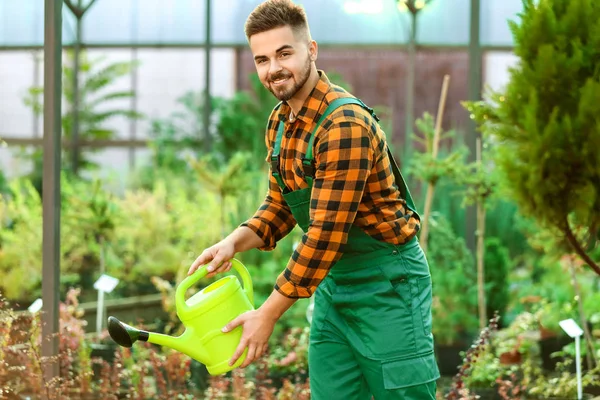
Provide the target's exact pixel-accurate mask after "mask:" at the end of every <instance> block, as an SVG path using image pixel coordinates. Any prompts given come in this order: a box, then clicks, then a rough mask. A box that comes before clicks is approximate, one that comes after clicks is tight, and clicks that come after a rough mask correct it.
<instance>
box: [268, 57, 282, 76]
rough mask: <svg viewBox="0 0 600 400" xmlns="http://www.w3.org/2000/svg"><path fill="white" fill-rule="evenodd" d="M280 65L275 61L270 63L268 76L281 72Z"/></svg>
mask: <svg viewBox="0 0 600 400" xmlns="http://www.w3.org/2000/svg"><path fill="white" fill-rule="evenodd" d="M281 70H282V68H281V64H279V61H277V60H273V61H271V65H270V66H269V74H270V75H273V74H275V73H277V72H279V71H281Z"/></svg>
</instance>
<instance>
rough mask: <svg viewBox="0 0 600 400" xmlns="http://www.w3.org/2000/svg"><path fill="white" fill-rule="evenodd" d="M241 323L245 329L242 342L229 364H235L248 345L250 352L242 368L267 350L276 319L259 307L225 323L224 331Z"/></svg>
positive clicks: (228, 330) (230, 329)
mask: <svg viewBox="0 0 600 400" xmlns="http://www.w3.org/2000/svg"><path fill="white" fill-rule="evenodd" d="M240 325H241V326H242V329H243V333H242V339H241V340H240V344H239V345H238V347H237V349H236V350H235V353H233V356H232V357H231V360H230V361H229V365H233V364H235V362H236V361H237V360H238V359H239V358H240V357H241V356H242V354H243V353H244V350H245V349H246V347H247V348H248V353H247V355H246V359H245V360H244V362H243V363H242V365H240V367H241V368H245V367H247V366H248V365H250V364H251V363H252V362H254V361H256V360H258V359H259V358H260V357H261V356H262V355H263V353H264V352H265V351H266V350H267V347H268V341H269V337H270V336H271V334H272V333H273V328H274V326H275V319H274V318H272V317H271V316H268V315H264V313H263V312H262V311H261V310H260V308H259V309H258V310H253V311H248V312H245V313H243V314H242V315H240V316H238V317H237V318H236V319H234V320H233V321H231V322H230V323H228V324H227V325H225V327H224V328H223V329H222V331H223V332H230V331H232V330H233V329H234V328H236V327H238V326H240Z"/></svg>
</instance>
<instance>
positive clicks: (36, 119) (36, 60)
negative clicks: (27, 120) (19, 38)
mask: <svg viewBox="0 0 600 400" xmlns="http://www.w3.org/2000/svg"><path fill="white" fill-rule="evenodd" d="M40 67H41V59H40V54H39V52H38V51H37V50H35V51H34V52H33V87H35V88H39V87H40V83H41V82H40ZM38 100H39V98H38V95H36V96H35V102H36V103H37V102H38ZM32 114H33V137H34V138H39V137H40V115H39V113H38V110H36V109H35V108H33V113H32Z"/></svg>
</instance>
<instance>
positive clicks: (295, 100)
mask: <svg viewBox="0 0 600 400" xmlns="http://www.w3.org/2000/svg"><path fill="white" fill-rule="evenodd" d="M318 82H319V72H318V71H317V67H316V66H315V65H314V64H313V65H312V67H311V69H310V75H309V77H308V80H307V81H306V83H305V84H304V86H302V88H301V89H300V90H299V91H298V93H296V95H295V96H294V97H292V98H291V99H289V100H288V101H287V103H288V105H289V106H290V108H291V109H292V114H293V115H294V116H296V115H298V113H299V112H300V109H301V108H302V106H303V105H304V102H306V99H307V98H308V96H309V95H310V93H311V92H312V90H313V89H314V88H315V86H317V83H318Z"/></svg>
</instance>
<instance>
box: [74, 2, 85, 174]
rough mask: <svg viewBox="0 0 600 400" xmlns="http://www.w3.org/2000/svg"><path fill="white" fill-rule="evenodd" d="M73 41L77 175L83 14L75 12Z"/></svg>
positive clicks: (79, 5)
mask: <svg viewBox="0 0 600 400" xmlns="http://www.w3.org/2000/svg"><path fill="white" fill-rule="evenodd" d="M77 8H78V9H79V10H81V0H78V1H77ZM75 18H76V21H75V25H76V28H75V43H73V47H74V50H73V104H72V107H73V109H72V110H71V111H72V113H73V115H72V118H73V121H72V123H73V126H72V131H71V142H72V147H71V163H72V164H71V169H72V171H73V174H74V175H77V171H78V170H79V108H80V107H79V103H80V96H79V95H80V92H79V69H80V67H79V64H80V58H79V57H80V54H81V35H82V27H81V20H82V19H83V15H79V14H75Z"/></svg>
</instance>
